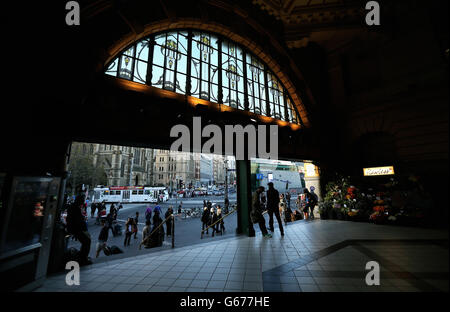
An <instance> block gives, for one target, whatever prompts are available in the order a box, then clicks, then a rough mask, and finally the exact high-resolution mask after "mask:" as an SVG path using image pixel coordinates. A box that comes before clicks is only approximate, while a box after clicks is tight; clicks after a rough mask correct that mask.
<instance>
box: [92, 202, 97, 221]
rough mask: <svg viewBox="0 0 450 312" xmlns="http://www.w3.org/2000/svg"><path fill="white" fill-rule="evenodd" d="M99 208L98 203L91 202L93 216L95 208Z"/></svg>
mask: <svg viewBox="0 0 450 312" xmlns="http://www.w3.org/2000/svg"><path fill="white" fill-rule="evenodd" d="M96 209H97V203H92V204H91V218H93V217H94V216H95V210H96Z"/></svg>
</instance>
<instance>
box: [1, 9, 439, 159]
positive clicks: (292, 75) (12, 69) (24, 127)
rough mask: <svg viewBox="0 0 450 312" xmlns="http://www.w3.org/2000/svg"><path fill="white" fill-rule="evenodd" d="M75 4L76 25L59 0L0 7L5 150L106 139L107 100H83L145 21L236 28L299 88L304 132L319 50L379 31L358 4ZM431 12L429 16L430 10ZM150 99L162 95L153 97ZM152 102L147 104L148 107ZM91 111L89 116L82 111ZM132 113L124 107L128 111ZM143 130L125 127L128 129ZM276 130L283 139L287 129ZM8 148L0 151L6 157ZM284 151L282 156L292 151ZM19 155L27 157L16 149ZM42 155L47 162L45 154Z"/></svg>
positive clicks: (316, 84)
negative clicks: (304, 111)
mask: <svg viewBox="0 0 450 312" xmlns="http://www.w3.org/2000/svg"><path fill="white" fill-rule="evenodd" d="M399 1H406V0H399ZM78 2H79V3H80V6H81V9H82V13H81V25H80V26H67V25H66V24H65V15H66V13H67V11H66V9H65V2H62V3H61V5H60V6H58V5H55V3H52V2H31V3H27V4H26V5H22V4H21V3H20V2H7V3H5V4H4V7H3V12H6V13H7V14H6V16H5V19H4V21H5V24H6V25H8V27H7V30H8V31H6V32H5V34H4V37H3V42H4V43H5V48H4V49H2V53H3V58H2V59H3V60H4V62H3V66H4V67H3V70H4V73H6V75H7V77H8V78H9V80H10V81H12V82H13V83H12V84H11V85H10V86H8V89H7V92H8V93H10V95H11V96H10V97H9V99H10V100H8V101H9V104H10V105H3V109H4V110H5V111H7V110H10V111H12V113H11V114H5V116H11V118H8V121H9V122H10V123H11V124H13V127H10V128H5V130H4V133H13V134H14V135H13V136H12V135H9V136H7V137H6V138H5V141H6V146H11V147H12V148H11V150H13V149H14V148H17V149H20V150H21V149H24V147H22V146H21V144H22V143H21V142H28V143H27V144H31V145H33V144H34V146H31V147H29V149H31V150H33V149H36V148H38V149H39V147H43V146H44V145H52V144H53V145H54V144H61V149H63V146H64V144H65V142H67V141H70V140H72V139H74V138H77V139H83V138H84V139H85V140H86V141H87V140H88V139H89V140H99V141H100V140H102V141H104V142H107V141H110V142H111V141H112V139H111V136H108V133H119V132H120V131H119V130H118V129H122V126H120V120H115V122H113V121H108V120H105V118H104V117H103V115H102V114H106V113H105V110H107V109H108V105H109V104H110V103H107V102H104V103H97V102H95V101H93V100H92V99H95V98H98V96H99V94H98V91H99V90H98V86H103V85H105V83H104V81H103V80H104V76H105V75H104V74H103V69H104V65H105V61H106V60H107V59H108V58H109V57H111V55H110V52H111V50H112V49H113V48H114V47H118V46H119V45H120V44H121V43H123V42H124V40H125V39H126V40H128V39H130V38H133V37H135V38H139V36H141V35H142V34H143V33H144V32H145V30H146V28H148V27H150V26H155V25H156V28H157V25H158V24H161V23H164V24H165V25H167V24H169V25H171V24H173V25H177V26H178V27H182V26H183V20H186V19H190V20H191V21H192V20H195V21H197V22H198V23H199V24H208V25H213V26H214V25H215V27H221V25H222V26H224V27H225V28H226V29H228V30H229V31H230V36H233V35H235V34H239V35H240V36H242V37H245V38H251V40H252V41H253V42H254V43H255V45H256V46H257V47H260V48H261V50H262V51H264V53H267V54H268V55H270V56H271V57H272V58H273V59H274V60H276V62H277V63H278V65H279V68H280V70H281V71H282V72H283V73H285V74H286V75H287V77H288V78H289V80H290V81H291V82H292V84H293V85H294V86H295V89H296V92H298V93H299V94H301V95H302V99H303V100H304V105H305V107H306V109H307V112H308V118H309V120H310V121H311V124H312V125H313V126H312V129H313V130H314V129H315V130H318V129H320V127H319V126H318V122H320V119H323V118H322V117H321V118H318V116H322V114H321V113H322V112H323V111H324V110H326V109H328V108H327V106H326V105H327V103H328V102H329V101H328V100H327V90H326V84H327V83H328V80H327V79H328V77H326V75H325V74H326V71H327V64H326V59H327V53H330V51H333V49H336V48H337V47H339V46H344V45H346V44H347V43H349V42H351V41H353V40H355V38H356V39H357V38H358V36H367V34H368V33H369V34H371V35H372V34H373V35H378V33H379V32H377V31H372V30H369V29H368V28H367V27H366V26H365V25H363V24H362V23H363V21H364V18H363V16H364V13H365V10H364V7H365V3H366V1H350V0H346V1H332V0H330V1H328V0H321V1H313V0H303V1H302V0H299V1H297V0H286V1H270V0H256V1H250V0H246V1H242V0H241V1H238V0H210V1H206V0H203V1H175V0H164V1H162V0H161V1H143V0H127V1H125V0H99V1H88V0H80V1H78ZM392 2H393V1H389V0H385V1H383V5H382V8H383V9H384V10H385V11H386V13H382V14H383V15H382V16H383V21H384V23H383V25H386V27H387V28H389V25H390V23H394V22H395V19H393V18H392V16H391V15H390V13H389V12H390V10H389V6H390V4H391V3H392ZM383 12H384V11H383ZM398 13H399V12H396V14H398ZM435 15H439V10H436V14H435ZM435 20H436V22H437V21H441V20H442V19H438V18H436V19H435ZM383 27H384V26H383ZM436 27H440V25H436ZM381 29H382V30H383V29H384V28H381ZM161 30H163V29H161ZM305 47H306V48H305ZM321 72H323V73H325V74H324V75H322V74H321ZM118 92H119V91H118ZM123 94H125V93H123ZM123 94H122V95H123ZM122 95H120V96H122ZM135 98H139V96H136V97H135ZM139 101H140V100H136V102H135V103H131V102H130V103H127V104H128V105H130V107H134V106H136V109H137V111H139V110H140V109H138V108H139V105H140V102H139ZM155 101H162V102H164V101H163V100H161V99H155ZM155 101H154V102H155ZM147 102H148V100H147ZM154 102H151V104H152V105H153V104H157V103H154ZM101 108H103V111H102V109H101ZM320 109H322V112H321V111H320ZM93 111H95V112H98V115H95V114H92V112H93ZM108 113H111V112H108ZM133 116H134V115H133V113H132V112H131V110H130V116H128V118H134V117H133ZM236 117H237V116H236ZM136 118H138V117H136ZM139 118H141V117H139ZM218 118H220V117H218ZM236 120H238V118H237V119H236ZM154 122H155V124H154V125H153V129H160V128H158V123H164V122H165V121H164V119H161V120H155V121H154ZM322 122H323V121H322ZM325 122H326V121H325ZM5 124H6V123H5ZM133 126H135V125H133ZM143 129H144V128H141V129H139V128H133V130H134V131H142V130H143ZM123 130H124V131H125V132H123V133H122V135H123V138H122V139H123V140H122V141H121V142H116V143H122V144H125V143H127V140H129V139H127V137H128V138H129V137H130V135H128V136H127V132H126V131H129V132H128V133H131V130H129V129H126V128H123ZM313 132H314V131H313ZM142 133H143V132H142ZM319 136H320V135H319ZM286 137H287V138H289V135H288V136H286ZM296 137H299V136H296ZM116 138H117V137H116ZM144 140H147V141H148V140H149V138H148V137H147V138H145V137H143V138H142V140H141V142H133V143H134V144H143V143H142V142H144ZM155 140H156V139H155ZM299 140H300V139H299ZM301 140H302V141H303V142H309V146H310V149H311V150H314V151H318V150H319V149H318V146H317V144H318V143H317V141H318V137H317V133H313V134H311V135H308V136H304V138H302V139H301ZM30 142H31V143H30ZM285 143H286V144H285V146H284V147H285V148H286V149H288V147H289V143H291V144H292V142H290V141H289V139H287V141H286V142H285ZM128 144H130V143H128ZM305 144H306V143H305ZM314 145H315V146H314ZM299 148H300V151H295V153H297V155H300V154H302V153H303V155H306V153H305V152H302V151H301V149H302V148H301V147H299ZM19 154H20V153H19ZM313 154H315V155H317V153H316V152H314V153H310V155H311V157H313V156H312V155H313ZM15 155H16V154H14V153H12V154H8V155H7V156H8V157H10V158H11V159H12V158H14V157H15ZM24 155H26V154H24ZM286 155H292V151H291V153H286ZM25 161H28V158H27V157H25V156H24V162H25ZM47 162H48V163H52V160H51V159H49V160H48V161H47ZM5 163H8V162H7V161H5ZM36 163H39V162H38V161H36ZM30 167H32V165H30Z"/></svg>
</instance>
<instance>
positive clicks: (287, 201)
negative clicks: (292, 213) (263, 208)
mask: <svg viewBox="0 0 450 312" xmlns="http://www.w3.org/2000/svg"><path fill="white" fill-rule="evenodd" d="M286 203H287V207H288V208H289V209H291V193H289V192H287V193H286Z"/></svg>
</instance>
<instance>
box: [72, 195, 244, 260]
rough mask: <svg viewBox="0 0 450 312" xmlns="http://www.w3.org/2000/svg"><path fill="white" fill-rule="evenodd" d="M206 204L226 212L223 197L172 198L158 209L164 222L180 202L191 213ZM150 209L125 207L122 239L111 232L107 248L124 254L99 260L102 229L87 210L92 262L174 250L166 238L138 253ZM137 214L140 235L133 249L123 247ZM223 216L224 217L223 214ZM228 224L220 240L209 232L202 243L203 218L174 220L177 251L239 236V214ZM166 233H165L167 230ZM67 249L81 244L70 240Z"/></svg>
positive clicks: (121, 215)
mask: <svg viewBox="0 0 450 312" xmlns="http://www.w3.org/2000/svg"><path fill="white" fill-rule="evenodd" d="M228 198H229V201H230V210H231V206H232V205H233V204H234V203H235V202H236V193H231V194H229V196H228ZM203 200H209V201H211V202H212V203H213V204H214V203H216V204H219V205H221V207H222V209H223V202H224V196H213V195H209V196H199V197H193V198H177V199H175V198H172V199H170V200H168V201H167V202H164V203H160V204H159V206H160V207H161V211H162V216H161V218H162V219H163V220H164V214H165V213H166V211H167V209H168V208H169V206H172V207H173V209H174V212H175V213H177V210H178V205H179V204H180V202H182V209H189V208H195V207H202V206H203ZM110 206H111V204H107V205H106V207H107V211H108V212H109V209H110ZM155 206H156V204H151V207H152V208H154V207H155ZM146 209H147V204H124V205H123V208H122V209H120V211H119V212H118V215H117V221H118V222H119V223H120V224H121V225H122V235H120V236H116V237H114V236H113V235H112V232H111V231H110V232H109V237H108V246H112V245H116V246H118V247H119V248H120V249H122V250H123V251H124V253H123V254H117V255H111V256H106V255H105V254H104V253H103V252H101V253H100V255H99V257H98V258H97V259H95V251H96V244H97V239H98V235H99V233H100V229H101V226H100V225H96V224H95V218H91V217H90V207H89V208H88V215H89V221H88V230H89V233H90V235H91V251H90V253H89V256H90V257H91V258H92V261H93V262H94V263H98V262H103V261H107V260H112V259H119V258H125V257H130V256H134V255H140V254H145V253H150V252H155V251H159V250H162V249H167V248H171V246H172V239H171V237H167V236H166V238H165V241H164V242H163V246H162V247H156V248H149V249H146V248H144V247H142V249H141V250H139V243H140V241H141V240H142V230H143V228H144V226H145V210H146ZM136 212H139V224H138V235H137V239H134V238H133V237H134V236H132V238H131V243H130V246H127V247H124V246H123V242H124V239H125V235H124V230H125V226H124V225H125V222H126V220H127V218H128V217H133V218H134V217H135V216H136ZM222 215H224V214H222ZM224 223H225V229H226V232H225V233H224V234H223V235H222V236H221V235H220V234H218V235H215V236H214V237H211V231H209V235H206V234H205V235H204V236H203V239H201V227H202V223H201V216H200V217H185V216H184V214H182V216H181V217H180V216H176V217H175V235H174V237H175V247H182V246H188V245H193V244H198V243H203V242H205V241H210V240H220V239H222V238H229V237H232V236H234V235H236V226H237V215H236V213H233V214H231V215H230V216H228V217H227V218H226V219H224ZM164 230H166V228H165V226H164ZM68 247H75V248H77V249H79V248H80V243H79V242H77V241H74V240H70V241H69V244H68Z"/></svg>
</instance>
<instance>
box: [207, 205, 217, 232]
mask: <svg viewBox="0 0 450 312" xmlns="http://www.w3.org/2000/svg"><path fill="white" fill-rule="evenodd" d="M216 221H217V216H216V212H215V211H214V208H211V209H210V210H209V226H210V227H211V231H212V237H214V234H215V233H216V231H217V224H214V223H215V222H216Z"/></svg>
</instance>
